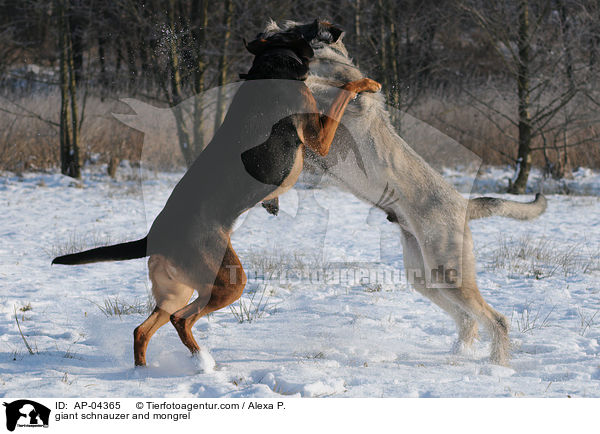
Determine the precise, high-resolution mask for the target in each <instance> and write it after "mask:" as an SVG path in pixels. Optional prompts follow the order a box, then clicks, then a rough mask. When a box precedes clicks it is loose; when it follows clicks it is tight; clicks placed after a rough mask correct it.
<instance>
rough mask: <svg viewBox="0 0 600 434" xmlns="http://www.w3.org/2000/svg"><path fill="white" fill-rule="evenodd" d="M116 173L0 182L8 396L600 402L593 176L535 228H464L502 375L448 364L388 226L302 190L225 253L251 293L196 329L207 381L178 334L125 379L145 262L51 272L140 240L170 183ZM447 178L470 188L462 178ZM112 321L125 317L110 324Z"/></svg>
mask: <svg viewBox="0 0 600 434" xmlns="http://www.w3.org/2000/svg"><path fill="white" fill-rule="evenodd" d="M122 175H123V179H122V180H120V181H119V182H115V181H112V180H110V179H109V178H107V177H105V176H103V175H99V174H94V173H92V172H88V173H86V175H85V177H84V180H83V182H82V183H78V182H74V181H73V180H71V179H69V178H66V177H63V176H60V175H54V174H26V175H24V177H16V176H14V175H11V174H4V176H2V177H0V210H1V212H0V396H6V397H13V396H22V395H23V393H24V391H27V393H29V394H34V395H35V396H38V397H42V396H63V397H78V396H86V397H87V396H96V397H103V396H118V397H128V396H132V397H133V396H156V397H158V396H163V397H173V396H177V397H277V396H281V395H286V396H288V395H296V396H309V397H311V396H312V397H316V396H336V397H485V396H493V397H501V396H527V397H531V396H537V397H552V396H554V397H565V396H567V395H570V396H578V397H590V396H595V397H598V396H600V283H598V279H599V278H600V197H598V194H600V175H598V174H597V173H594V172H591V171H585V170H580V171H578V172H576V174H575V179H574V180H572V181H568V182H567V183H568V184H569V190H568V191H570V192H572V193H577V195H556V194H550V195H549V197H548V199H549V207H548V210H547V212H546V213H545V214H544V215H543V216H542V217H541V218H539V219H538V220H536V221H533V222H526V223H523V222H517V221H511V220H508V219H502V218H489V219H486V220H480V221H474V222H472V224H471V228H472V230H473V235H474V241H475V246H476V256H477V260H478V279H479V284H480V288H481V292H482V293H483V295H484V297H485V298H486V300H487V301H488V302H489V303H490V304H491V305H492V306H493V307H494V308H496V309H497V310H498V311H500V312H502V313H503V314H504V315H506V316H507V317H508V318H509V319H510V321H511V326H512V327H511V332H510V337H511V341H512V344H513V357H512V361H511V366H510V368H505V367H499V366H495V365H491V364H490V363H489V362H488V360H487V358H488V355H489V350H488V345H489V338H488V336H486V334H485V332H483V333H482V336H481V340H480V341H477V342H476V343H475V348H474V349H473V351H472V352H470V353H468V354H461V355H453V354H452V353H451V351H450V350H451V346H452V343H453V341H454V340H455V328H454V325H453V323H452V322H451V320H450V319H449V318H448V317H447V316H446V315H445V314H443V313H442V312H441V311H440V310H439V309H437V308H436V307H434V306H432V305H431V303H430V302H429V301H428V300H426V299H424V298H423V297H421V296H420V295H419V294H418V293H416V292H414V291H412V290H411V289H409V288H408V287H407V285H406V283H405V281H404V279H403V274H402V250H401V247H400V242H399V234H398V233H397V229H396V228H395V227H394V226H393V225H392V224H390V223H387V222H386V220H385V216H384V215H383V214H382V213H380V212H379V211H375V210H372V209H370V207H369V206H368V205H366V204H364V203H362V202H360V201H358V200H357V199H355V198H354V197H353V196H351V195H349V194H347V193H344V192H340V191H338V190H335V189H332V188H327V189H323V190H313V189H308V188H306V187H303V186H301V185H300V186H298V187H297V188H295V189H294V190H292V191H291V192H289V193H288V194H287V195H286V196H284V197H283V198H282V212H281V214H280V216H279V217H274V216H270V215H267V213H266V212H265V211H264V210H263V209H262V208H261V207H256V208H254V209H252V210H251V211H249V212H248V213H247V215H244V216H242V217H241V218H240V222H239V228H238V229H237V230H236V232H235V235H234V238H233V243H234V247H235V248H236V250H237V251H238V253H239V256H240V257H241V260H242V262H243V263H244V266H245V268H247V269H248V274H249V277H250V278H251V280H250V282H249V283H248V285H247V288H246V291H245V294H244V296H243V297H242V299H241V302H240V303H235V304H234V305H233V308H234V309H235V312H232V311H231V310H230V309H223V310H222V311H220V312H216V313H214V314H212V315H211V316H210V317H208V318H203V319H201V320H200V321H199V322H198V323H197V325H196V327H195V335H196V337H197V338H198V340H199V342H200V343H201V345H203V346H204V347H206V348H208V349H209V351H210V353H211V354H212V356H213V357H214V358H215V360H216V361H217V368H216V370H215V371H214V372H211V373H206V374H198V373H197V372H196V370H195V367H194V364H193V362H192V360H191V359H190V357H189V356H188V353H187V350H186V348H185V347H184V346H183V345H182V344H181V342H180V341H179V338H178V337H177V335H176V333H175V331H174V329H173V328H172V327H171V326H170V325H169V324H168V325H166V326H164V327H163V328H162V329H160V330H159V332H158V333H157V334H156V335H155V337H154V338H153V339H152V340H151V342H150V347H149V350H148V361H149V367H148V368H146V369H137V370H136V369H134V368H133V354H132V332H133V329H134V328H135V327H136V326H137V325H138V324H139V323H140V322H142V321H143V320H144V319H145V316H146V313H145V312H146V309H147V304H148V291H149V286H148V281H147V277H146V264H145V261H144V260H134V261H128V262H119V263H103V264H93V265H86V266H78V267H64V266H53V267H51V266H50V261H51V258H52V257H53V256H54V255H56V254H59V253H64V252H67V251H70V250H78V249H82V248H84V247H90V246H93V245H99V244H105V243H111V242H118V241H124V240H130V239H135V238H137V237H141V236H143V235H144V234H145V231H146V217H145V210H146V211H147V212H148V215H149V216H150V217H151V216H153V215H155V214H156V213H157V212H158V211H159V210H160V208H161V206H162V204H163V202H164V200H165V199H166V198H167V196H168V194H169V193H170V189H171V188H172V186H173V185H174V183H175V182H176V181H177V179H178V175H174V174H159V175H157V176H156V177H155V178H154V179H151V180H148V181H145V183H144V192H145V193H146V195H145V198H146V200H145V201H143V199H142V194H141V189H140V188H139V185H138V183H137V182H136V181H135V180H134V179H128V176H127V173H126V171H124V173H122ZM445 175H446V176H447V177H448V179H449V180H451V182H454V183H455V184H456V185H457V186H458V187H459V188H462V187H463V185H462V176H461V174H460V173H457V172H455V171H454V172H453V171H447V172H446V173H445ZM509 176H510V172H508V171H506V170H503V169H489V170H487V171H484V173H483V175H482V178H481V179H480V180H479V181H478V183H477V185H476V191H478V192H482V191H500V187H499V186H500V185H502V184H503V183H504V185H506V184H505V181H506V180H505V178H506V177H509ZM537 179H539V177H537V178H536V175H535V174H534V177H533V185H532V188H533V189H534V190H535V189H536V188H537V184H536V182H537V181H536V180H537ZM545 191H546V192H548V191H550V192H552V191H558V190H552V189H548V188H547V189H545ZM561 191H565V190H564V189H563V190H561ZM506 197H507V196H506ZM144 205H145V207H146V208H145V209H144ZM373 273H375V275H373ZM377 273H379V274H377ZM269 277H270V279H269ZM115 305H118V307H119V310H120V311H121V315H106V314H105V313H103V310H104V311H106V309H107V308H110V307H111V306H113V307H114V306H115ZM15 310H16V315H17V318H18V324H17V321H15ZM18 325H19V326H20V328H21V330H22V333H23V335H24V337H25V339H26V341H27V342H28V344H29V345H30V346H31V350H32V352H33V354H29V351H28V350H27V348H26V346H25V343H24V341H23V339H22V337H21V335H20V332H19V328H18Z"/></svg>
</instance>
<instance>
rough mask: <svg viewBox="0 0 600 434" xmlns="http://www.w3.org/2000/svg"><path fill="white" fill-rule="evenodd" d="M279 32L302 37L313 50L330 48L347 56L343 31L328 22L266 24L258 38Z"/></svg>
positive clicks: (273, 22)
mask: <svg viewBox="0 0 600 434" xmlns="http://www.w3.org/2000/svg"><path fill="white" fill-rule="evenodd" d="M280 32H292V33H297V34H299V35H301V36H302V38H303V39H305V40H306V41H308V42H309V43H310V45H311V46H312V47H313V48H315V49H318V48H321V47H324V46H329V47H332V48H334V49H336V50H338V51H340V52H341V53H342V54H344V55H346V56H347V54H348V53H347V51H346V47H345V46H344V44H343V43H342V38H343V37H344V30H343V29H342V28H341V27H339V26H337V25H335V24H331V23H330V22H329V21H324V20H318V19H316V20H314V21H313V22H311V23H298V22H296V21H286V22H284V23H283V24H282V25H281V26H280V25H278V24H277V23H276V22H275V21H270V22H268V23H267V25H266V27H265V29H264V30H263V32H262V33H260V34H259V37H268V36H270V35H274V34H277V33H280Z"/></svg>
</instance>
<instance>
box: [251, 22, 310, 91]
mask: <svg viewBox="0 0 600 434" xmlns="http://www.w3.org/2000/svg"><path fill="white" fill-rule="evenodd" d="M246 49H247V50H248V51H249V52H250V53H251V54H253V55H254V56H255V58H254V62H253V64H252V68H251V69H250V71H249V72H248V74H240V77H241V78H245V79H253V78H261V79H265V78H281V79H293V80H305V79H306V77H307V76H308V63H309V62H310V59H312V57H313V56H314V54H315V53H314V51H313V49H312V47H311V46H310V44H309V43H308V41H307V40H306V39H304V37H303V36H302V34H300V33H299V32H288V31H283V32H277V33H274V34H271V35H265V34H262V33H261V34H259V35H258V36H257V38H256V39H254V40H253V41H250V42H248V43H246Z"/></svg>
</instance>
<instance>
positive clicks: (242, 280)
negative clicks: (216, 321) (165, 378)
mask: <svg viewBox="0 0 600 434" xmlns="http://www.w3.org/2000/svg"><path fill="white" fill-rule="evenodd" d="M201 286H202V287H203V288H201V289H199V290H198V291H199V296H198V298H197V299H196V300H194V301H193V302H192V303H190V304H189V305H187V306H185V307H184V308H183V309H180V310H178V311H177V312H175V313H174V314H172V315H171V323H172V324H173V326H174V327H175V329H176V330H177V333H178V334H179V337H180V339H181V341H182V342H183V344H184V345H185V346H186V347H187V348H188V349H189V350H190V351H191V352H192V354H195V353H198V351H200V346H199V345H198V343H197V342H196V340H195V339H194V336H193V334H192V326H193V325H194V323H195V322H196V321H198V319H200V318H202V317H203V316H204V315H206V314H209V313H211V312H214V311H216V310H219V309H222V308H223V307H225V306H229V305H230V304H231V303H233V302H234V301H236V300H237V299H238V298H240V296H241V295H242V292H243V291H244V287H245V286H246V273H244V269H243V268H242V263H241V262H240V260H239V258H238V257H237V255H236V253H235V251H234V250H233V247H232V246H231V241H229V242H228V245H227V249H226V251H225V254H224V256H223V260H222V262H221V266H220V268H219V271H218V272H217V276H216V278H215V281H214V284H213V285H201ZM203 289H204V290H206V291H209V293H208V294H203V293H202V292H203Z"/></svg>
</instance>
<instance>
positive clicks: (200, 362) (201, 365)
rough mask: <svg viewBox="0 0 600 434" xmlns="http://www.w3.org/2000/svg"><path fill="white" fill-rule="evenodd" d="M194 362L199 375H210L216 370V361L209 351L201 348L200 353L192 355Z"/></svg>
mask: <svg viewBox="0 0 600 434" xmlns="http://www.w3.org/2000/svg"><path fill="white" fill-rule="evenodd" d="M192 360H193V361H194V364H195V365H196V369H197V370H198V372H199V373H204V374H206V373H208V372H213V371H214V370H215V365H216V363H215V359H213V357H212V356H211V355H210V353H209V352H208V350H206V349H204V348H201V349H200V351H198V352H197V353H195V354H193V355H192Z"/></svg>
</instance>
